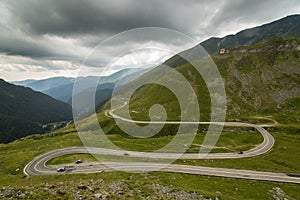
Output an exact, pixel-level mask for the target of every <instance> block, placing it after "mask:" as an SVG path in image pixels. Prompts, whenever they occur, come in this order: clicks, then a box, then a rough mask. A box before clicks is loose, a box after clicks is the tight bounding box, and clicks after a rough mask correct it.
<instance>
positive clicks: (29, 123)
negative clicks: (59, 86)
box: [0, 79, 72, 142]
mask: <svg viewBox="0 0 300 200" xmlns="http://www.w3.org/2000/svg"><path fill="white" fill-rule="evenodd" d="M0 117H1V126H0V142H8V141H11V140H13V139H16V138H19V137H20V136H25V135H28V134H30V133H34V132H36V131H41V130H42V128H41V126H40V124H46V123H52V122H58V121H63V120H70V119H72V111H71V107H70V106H69V105H68V104H65V103H63V102H60V101H57V100H55V99H53V98H51V97H49V96H47V95H45V94H42V93H40V92H35V91H33V90H32V89H30V88H25V87H22V86H15V85H13V84H9V83H7V82H5V81H4V80H2V79H1V80H0Z"/></svg>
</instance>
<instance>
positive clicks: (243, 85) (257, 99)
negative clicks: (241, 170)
mask: <svg viewBox="0 0 300 200" xmlns="http://www.w3.org/2000/svg"><path fill="white" fill-rule="evenodd" d="M212 58H213V60H214V62H215V63H216V65H217V67H218V69H219V71H220V72H221V75H222V77H223V79H224V83H225V89H226V95H227V117H228V118H231V117H241V116H244V115H274V116H278V117H280V119H282V117H283V116H284V118H283V119H282V120H284V119H287V117H288V118H289V119H290V120H293V121H299V120H300V119H299V116H300V115H299V113H300V110H299V106H298V103H296V102H297V99H299V97H300V40H299V39H294V38H290V39H287V38H274V39H271V40H268V41H265V42H262V43H259V44H256V45H252V46H247V47H240V48H236V49H234V50H233V51H232V52H230V53H225V54H216V55H214V56H213V57H212ZM167 62H168V61H167ZM196 62H199V63H203V66H205V59H199V60H198V61H196ZM171 64H172V63H171ZM175 65H176V64H175ZM175 69H176V70H177V71H178V72H180V73H181V74H182V75H183V76H184V77H185V78H186V79H187V80H188V81H189V83H190V85H191V86H192V87H193V89H194V91H195V93H196V94H197V97H198V101H199V106H200V111H201V120H202V121H206V120H209V118H210V117H209V113H210V106H211V102H210V96H209V93H208V90H207V87H206V85H205V83H204V81H203V79H202V77H201V76H200V74H199V73H198V72H197V71H196V70H195V69H194V68H193V66H191V65H190V64H183V65H180V66H178V67H176V68H175ZM146 76H151V75H150V73H147V74H145V75H144V76H142V77H141V78H145V77H146ZM174 81H176V80H174ZM162 94H163V95H162ZM154 104H161V105H164V107H165V109H166V111H167V113H168V119H169V120H179V119H180V109H179V108H180V107H179V103H178V101H177V99H176V97H175V96H174V94H173V93H172V92H170V91H169V90H168V89H167V88H164V87H162V86H159V85H157V84H149V85H146V86H144V87H141V88H140V89H139V90H137V91H136V92H135V94H134V95H133V96H132V98H131V99H130V108H131V116H132V117H133V118H135V119H140V120H141V119H145V120H149V119H150V118H149V109H150V107H151V106H152V105H154Z"/></svg>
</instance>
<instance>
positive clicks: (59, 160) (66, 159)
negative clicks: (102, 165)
mask: <svg viewBox="0 0 300 200" xmlns="http://www.w3.org/2000/svg"><path fill="white" fill-rule="evenodd" d="M77 160H81V161H82V162H91V161H97V159H96V158H95V157H93V156H92V155H91V154H69V155H64V156H60V157H56V158H53V159H52V160H49V161H48V162H47V163H46V164H47V165H59V164H70V163H75V161H77Z"/></svg>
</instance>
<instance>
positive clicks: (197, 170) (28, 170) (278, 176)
mask: <svg viewBox="0 0 300 200" xmlns="http://www.w3.org/2000/svg"><path fill="white" fill-rule="evenodd" d="M126 104H127V102H124V103H123V104H122V105H121V106H118V107H116V108H114V109H111V110H110V111H109V112H108V113H106V114H109V115H110V116H111V117H113V118H117V119H120V120H124V121H127V122H131V123H139V124H143V123H144V124H146V123H147V124H149V123H154V124H159V123H163V124H208V125H209V124H216V125H224V126H232V127H252V128H255V129H256V130H257V131H259V132H260V134H262V136H263V139H264V140H263V142H262V143H261V144H260V145H258V146H256V147H255V148H253V149H250V150H248V151H245V152H244V153H243V154H238V153H209V154H205V155H203V156H202V155H201V154H199V153H185V154H183V155H181V156H180V158H181V159H237V158H246V157H254V156H258V155H261V154H264V153H267V152H268V151H270V150H271V149H272V147H273V145H274V138H273V136H272V135H271V134H270V133H269V132H268V131H267V130H266V129H264V128H263V126H266V127H270V126H272V125H269V124H268V125H253V124H249V123H241V122H170V121H167V122H161V121H151V122H149V121H136V120H131V119H126V118H123V117H121V116H118V115H116V114H114V111H115V110H117V109H120V108H122V107H124V106H125V105H126ZM125 152H126V153H127V154H128V155H129V156H130V157H140V158H155V159H172V158H178V154H177V153H153V152H136V151H124V150H112V149H104V148H95V147H67V148H63V149H57V150H54V151H51V152H48V153H46V154H43V155H41V156H38V157H36V158H35V159H34V160H32V161H31V162H30V163H28V164H27V165H26V166H25V168H24V170H23V172H24V174H25V175H27V176H32V175H45V174H48V175H54V174H59V173H58V172H56V168H57V167H60V166H55V167H54V166H47V165H46V163H47V162H48V161H49V160H51V159H53V158H56V157H59V156H63V155H68V154H81V153H91V154H99V155H113V156H124V153H125ZM61 166H63V165H61ZM153 168H157V169H158V170H157V171H162V172H177V173H187V174H197V175H208V176H219V177H230V178H242V179H251V180H264V181H274V182H286V183H297V184H300V177H299V176H298V175H290V174H284V173H273V172H262V171H253V170H240V169H226V168H213V167H201V166H190V165H177V164H169V165H166V164H163V163H162V164H160V163H150V162H101V163H100V162H96V163H84V164H80V165H69V166H68V167H67V168H66V169H67V170H66V172H64V173H96V172H101V171H112V170H114V169H118V170H125V171H151V170H152V169H153Z"/></svg>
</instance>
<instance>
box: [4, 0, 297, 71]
mask: <svg viewBox="0 0 300 200" xmlns="http://www.w3.org/2000/svg"><path fill="white" fill-rule="evenodd" d="M299 12H300V3H299V0H285V1H278V0H251V1H250V0H226V1H224V0H213V1H212V0H169V1H162V0H151V1H149V0H109V1H108V0H85V1H83V0H39V1H38V0H26V1H12V0H0V53H2V54H6V55H21V56H24V57H29V58H36V59H39V60H42V59H45V60H66V61H70V62H77V63H80V61H82V60H83V59H84V57H85V56H86V55H87V54H88V53H89V51H90V50H91V49H92V48H93V47H95V46H96V45H97V44H99V43H100V42H102V41H103V40H105V39H107V38H109V37H110V36H112V35H114V34H117V33H120V32H122V31H126V30H129V29H133V28H140V27H162V28H168V29H172V30H175V31H179V32H182V33H185V34H187V35H189V36H191V37H192V38H193V39H196V40H197V41H198V42H201V41H203V40H204V39H207V38H209V37H212V36H224V35H226V34H229V33H235V32H237V31H239V30H242V29H244V28H249V27H252V26H256V25H260V24H263V23H267V22H270V21H273V20H275V19H278V18H281V17H284V16H286V15H289V14H293V13H299ZM152 39H153V38H152ZM146 40H147V38H145V37H142V38H139V37H132V38H128V39H127V40H126V41H117V42H115V43H110V46H107V47H105V49H104V50H103V51H106V52H108V53H109V52H110V51H115V50H117V49H130V48H131V47H136V46H137V44H142V43H146V42H147V41H146ZM148 40H151V37H149V39H148ZM155 40H156V41H157V42H160V43H162V44H164V45H173V46H178V47H182V48H184V46H183V45H184V42H182V41H180V40H177V38H174V37H172V36H169V35H161V36H159V37H158V38H155ZM106 60H109V57H108V56H107V55H104V54H101V56H98V57H95V58H91V59H90V65H91V66H99V65H102V64H103V65H104V64H105V63H106ZM0 63H1V62H0ZM27 64H30V63H27ZM45 67H49V66H47V65H46V64H45Z"/></svg>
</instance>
